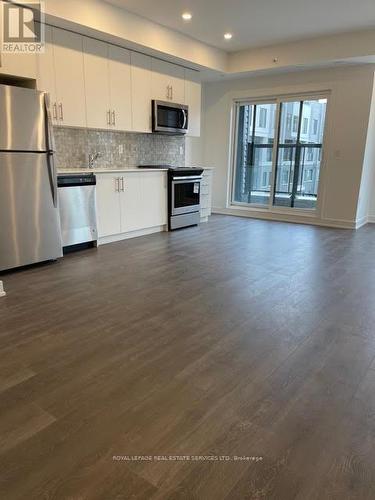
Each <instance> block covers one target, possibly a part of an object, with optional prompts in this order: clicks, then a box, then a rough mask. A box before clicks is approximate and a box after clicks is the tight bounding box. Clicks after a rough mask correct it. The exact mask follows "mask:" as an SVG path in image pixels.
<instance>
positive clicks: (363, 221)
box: [355, 216, 369, 229]
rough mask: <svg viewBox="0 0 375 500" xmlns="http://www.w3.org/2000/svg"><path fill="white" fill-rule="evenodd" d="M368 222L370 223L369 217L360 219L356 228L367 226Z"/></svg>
mask: <svg viewBox="0 0 375 500" xmlns="http://www.w3.org/2000/svg"><path fill="white" fill-rule="evenodd" d="M368 222H369V218H368V217H367V216H366V217H362V219H358V220H357V221H356V223H355V228H356V229H359V228H360V227H363V226H365V225H366V224H367V223H368Z"/></svg>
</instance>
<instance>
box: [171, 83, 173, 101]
mask: <svg viewBox="0 0 375 500" xmlns="http://www.w3.org/2000/svg"><path fill="white" fill-rule="evenodd" d="M171 99H172V100H173V87H172V85H171Z"/></svg>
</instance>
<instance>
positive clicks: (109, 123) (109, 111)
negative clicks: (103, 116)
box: [107, 110, 111, 125]
mask: <svg viewBox="0 0 375 500" xmlns="http://www.w3.org/2000/svg"><path fill="white" fill-rule="evenodd" d="M107 125H111V110H108V111H107Z"/></svg>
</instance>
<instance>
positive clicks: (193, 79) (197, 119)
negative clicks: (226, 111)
mask: <svg viewBox="0 0 375 500" xmlns="http://www.w3.org/2000/svg"><path fill="white" fill-rule="evenodd" d="M201 100H202V87H201V82H200V75H199V73H198V72H197V71H193V70H190V69H186V70H185V104H187V105H188V106H189V132H188V135H189V136H191V137H199V136H200V135H201Z"/></svg>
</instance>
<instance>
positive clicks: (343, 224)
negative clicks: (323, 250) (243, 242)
mask: <svg viewBox="0 0 375 500" xmlns="http://www.w3.org/2000/svg"><path fill="white" fill-rule="evenodd" d="M212 213H215V214H222V215H235V216H237V217H249V218H251V219H262V220H272V221H278V222H290V223H293V224H307V225H313V226H323V227H334V228H338V229H357V223H356V221H350V220H341V219H319V218H315V217H303V216H298V215H292V214H278V213H275V212H262V211H252V210H246V209H243V208H240V209H238V208H217V207H213V209H212Z"/></svg>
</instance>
